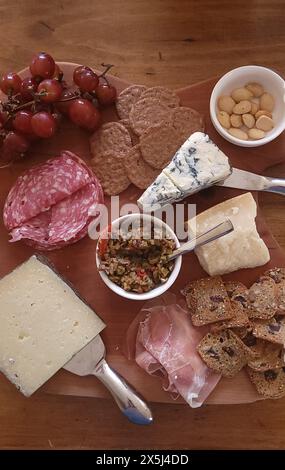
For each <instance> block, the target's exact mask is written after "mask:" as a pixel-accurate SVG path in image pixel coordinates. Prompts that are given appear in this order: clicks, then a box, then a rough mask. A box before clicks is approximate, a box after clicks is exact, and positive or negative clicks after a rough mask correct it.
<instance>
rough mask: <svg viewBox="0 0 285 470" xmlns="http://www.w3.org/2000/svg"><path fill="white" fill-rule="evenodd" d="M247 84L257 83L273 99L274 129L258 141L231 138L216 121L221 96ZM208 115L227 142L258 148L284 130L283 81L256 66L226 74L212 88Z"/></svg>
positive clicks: (239, 68)
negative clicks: (218, 101)
mask: <svg viewBox="0 0 285 470" xmlns="http://www.w3.org/2000/svg"><path fill="white" fill-rule="evenodd" d="M248 82H258V83H260V84H261V85H263V87H264V89H265V91H267V92H268V93H271V94H272V95H273V97H274V99H275V108H274V111H273V120H274V123H275V126H274V128H273V129H272V130H271V131H269V132H267V133H266V135H265V137H264V138H263V139H260V140H241V139H237V138H236V137H233V136H232V135H231V134H229V133H228V132H227V130H226V129H224V128H223V127H222V126H221V124H220V123H219V121H218V119H217V100H218V98H219V97H220V96H221V95H230V94H231V92H232V91H233V90H234V89H235V88H239V87H242V86H244V85H245V84H246V83H248ZM210 115H211V120H212V123H213V125H214V127H215V129H216V130H217V131H218V133H219V134H220V135H221V136H222V137H224V138H225V139H226V140H228V141H229V142H231V143H233V144H236V145H240V146H241V147H258V146H260V145H264V144H267V143H268V142H271V141H272V140H273V139H276V137H278V136H279V135H280V134H281V132H283V131H284V129H285V81H284V80H283V78H282V77H280V75H278V74H277V73H276V72H273V70H270V69H267V68H266V67H260V66H258V65H245V66H244V67H238V68H237V69H233V70H231V71H230V72H228V73H226V74H225V75H224V76H223V77H222V78H221V79H220V80H219V81H218V82H217V84H216V85H215V87H214V88H213V91H212V94H211V99H210Z"/></svg>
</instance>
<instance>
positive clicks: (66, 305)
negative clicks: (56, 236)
mask: <svg viewBox="0 0 285 470" xmlns="http://www.w3.org/2000/svg"><path fill="white" fill-rule="evenodd" d="M0 305H1V309H0V325H1V326H0V370H1V372H3V373H4V374H5V375H6V376H7V377H8V379H9V380H10V381H11V382H13V383H14V384H15V385H16V386H17V388H18V389H19V390H20V391H21V392H22V393H23V394H24V395H26V396H30V395H31V394H32V393H34V392H35V391H36V390H37V389H38V388H39V387H40V386H41V385H43V384H44V383H45V382H46V381H47V380H48V379H49V378H50V377H51V376H52V375H54V374H55V373H56V372H57V371H58V370H59V369H60V368H61V367H62V366H63V365H64V364H66V362H68V361H69V360H70V359H71V358H72V356H73V355H74V354H75V353H77V352H78V351H79V350H80V349H82V348H83V347H84V346H85V345H86V344H88V343H89V342H90V341H91V340H92V339H93V338H94V337H95V336H96V335H97V334H98V333H100V331H101V330H102V329H103V328H104V327H105V325H104V323H103V322H102V320H101V319H100V318H99V317H98V316H97V315H96V314H95V313H94V311H93V310H92V309H91V308H90V307H89V306H88V305H87V304H85V303H84V302H83V301H82V300H81V299H80V298H79V297H78V295H77V294H76V293H75V292H74V291H73V290H72V288H71V287H69V285H67V284H66V283H65V282H64V281H63V280H62V279H61V278H60V277H59V276H58V275H57V274H56V273H55V272H54V271H53V270H52V269H51V268H50V267H48V266H47V265H46V264H45V263H43V262H41V261H40V260H39V259H38V258H37V257H36V256H32V257H31V258H30V259H29V260H28V261H26V262H25V263H23V264H22V265H20V266H19V267H18V268H16V269H15V270H14V271H12V272H11V273H10V274H8V275H7V276H5V277H4V278H2V279H1V281H0Z"/></svg>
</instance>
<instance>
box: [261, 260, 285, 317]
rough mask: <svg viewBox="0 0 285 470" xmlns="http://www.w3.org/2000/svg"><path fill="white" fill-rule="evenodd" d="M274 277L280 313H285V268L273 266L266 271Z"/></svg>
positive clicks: (267, 274)
mask: <svg viewBox="0 0 285 470" xmlns="http://www.w3.org/2000/svg"><path fill="white" fill-rule="evenodd" d="M264 276H269V277H271V278H272V279H273V281H274V282H275V285H276V291H277V292H276V302H277V313H278V315H285V268H272V269H269V270H268V271H266V272H265V273H264Z"/></svg>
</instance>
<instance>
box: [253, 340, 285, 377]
mask: <svg viewBox="0 0 285 470" xmlns="http://www.w3.org/2000/svg"><path fill="white" fill-rule="evenodd" d="M255 340H256V343H255V345H254V346H252V347H251V348H250V349H251V351H252V352H254V354H255V356H256V357H255V358H254V359H252V360H251V361H249V363H248V367H250V368H251V369H253V370H256V371H259V372H264V371H266V370H270V369H279V368H280V367H284V366H285V362H284V352H283V349H282V347H281V346H280V345H278V344H273V343H269V342H268V341H263V340H262V339H258V338H255Z"/></svg>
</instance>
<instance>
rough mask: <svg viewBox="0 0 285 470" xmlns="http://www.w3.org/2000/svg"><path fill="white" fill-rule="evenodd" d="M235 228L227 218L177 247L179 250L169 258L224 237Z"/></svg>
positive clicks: (169, 258)
mask: <svg viewBox="0 0 285 470" xmlns="http://www.w3.org/2000/svg"><path fill="white" fill-rule="evenodd" d="M233 230H234V227H233V224H232V222H231V221H230V219H226V220H225V221H224V222H222V223H220V224H218V225H216V226H215V227H213V228H211V229H210V230H208V231H207V232H204V233H202V234H201V235H199V236H198V237H195V238H192V240H189V242H186V243H183V245H181V246H180V247H179V248H177V250H175V251H174V252H173V253H172V255H170V256H169V257H168V258H167V259H168V260H172V259H174V258H176V257H177V256H180V255H185V254H186V253H189V252H190V251H192V250H194V249H195V248H198V247H199V246H202V245H206V243H210V242H212V241H214V240H217V239H218V238H220V237H223V236H224V235H227V234H228V233H230V232H232V231H233Z"/></svg>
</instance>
